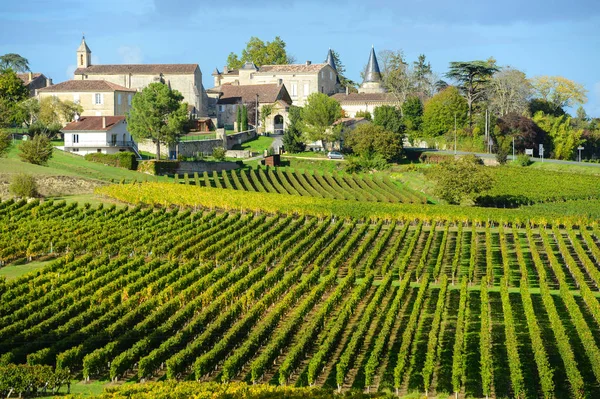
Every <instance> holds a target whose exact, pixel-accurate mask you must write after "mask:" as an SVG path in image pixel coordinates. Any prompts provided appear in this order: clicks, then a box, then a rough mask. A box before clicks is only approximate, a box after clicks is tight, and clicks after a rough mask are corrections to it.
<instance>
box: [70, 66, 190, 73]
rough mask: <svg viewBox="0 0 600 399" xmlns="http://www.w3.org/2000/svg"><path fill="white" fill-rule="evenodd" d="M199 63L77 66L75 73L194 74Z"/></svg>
mask: <svg viewBox="0 0 600 399" xmlns="http://www.w3.org/2000/svg"><path fill="white" fill-rule="evenodd" d="M196 68H198V64H118V65H90V66H89V67H87V68H77V69H76V70H75V75H84V74H85V75H94V74H96V75H103V74H107V75H110V74H129V73H133V74H147V75H159V74H161V73H166V74H181V75H183V74H192V73H194V72H195V71H196Z"/></svg>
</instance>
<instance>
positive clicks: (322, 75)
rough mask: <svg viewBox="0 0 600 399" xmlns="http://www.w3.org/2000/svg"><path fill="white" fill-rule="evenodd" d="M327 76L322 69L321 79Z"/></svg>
mask: <svg viewBox="0 0 600 399" xmlns="http://www.w3.org/2000/svg"><path fill="white" fill-rule="evenodd" d="M324 77H325V72H323V71H321V79H323V78H324Z"/></svg>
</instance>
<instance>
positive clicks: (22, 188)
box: [8, 173, 39, 198]
mask: <svg viewBox="0 0 600 399" xmlns="http://www.w3.org/2000/svg"><path fill="white" fill-rule="evenodd" d="M8 190H9V191H10V192H11V193H12V194H13V195H14V196H16V197H20V198H34V197H37V196H38V195H39V193H38V187H37V183H36V182H35V179H34V178H33V176H31V175H29V174H26V173H18V174H16V175H14V176H13V178H12V180H11V182H10V186H9V187H8Z"/></svg>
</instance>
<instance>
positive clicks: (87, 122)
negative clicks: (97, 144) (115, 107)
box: [61, 116, 125, 132]
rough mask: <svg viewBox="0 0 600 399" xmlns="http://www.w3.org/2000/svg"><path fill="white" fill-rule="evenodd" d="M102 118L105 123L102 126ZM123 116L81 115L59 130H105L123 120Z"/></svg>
mask: <svg viewBox="0 0 600 399" xmlns="http://www.w3.org/2000/svg"><path fill="white" fill-rule="evenodd" d="M102 119H105V121H106V125H105V127H102ZM124 121H125V116H82V117H80V118H79V120H78V121H76V122H71V123H69V124H68V125H67V126H65V127H63V128H62V129H61V131H100V132H106V131H108V130H110V129H112V128H113V127H115V126H116V125H117V124H118V123H120V122H124Z"/></svg>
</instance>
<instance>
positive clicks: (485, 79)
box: [446, 60, 499, 127]
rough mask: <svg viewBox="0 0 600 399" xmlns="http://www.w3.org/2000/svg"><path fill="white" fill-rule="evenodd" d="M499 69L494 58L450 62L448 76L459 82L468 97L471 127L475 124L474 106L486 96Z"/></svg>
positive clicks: (459, 86)
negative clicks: (488, 87)
mask: <svg viewBox="0 0 600 399" xmlns="http://www.w3.org/2000/svg"><path fill="white" fill-rule="evenodd" d="M498 70H499V69H498V67H497V66H496V65H495V61H493V60H487V61H480V60H478V61H467V62H464V61H455V62H451V63H450V68H449V70H448V73H446V77H448V78H450V79H454V80H455V81H456V82H457V84H458V88H459V89H460V90H461V91H462V92H463V93H464V95H465V98H466V99H467V105H468V119H469V127H471V126H472V125H473V106H474V105H475V103H476V102H477V101H479V100H481V99H482V98H483V97H484V95H485V92H486V88H487V85H488V84H489V81H490V78H491V77H492V75H493V74H494V73H495V72H497V71H498Z"/></svg>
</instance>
